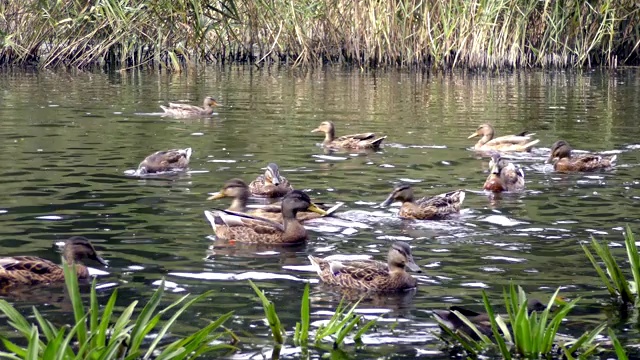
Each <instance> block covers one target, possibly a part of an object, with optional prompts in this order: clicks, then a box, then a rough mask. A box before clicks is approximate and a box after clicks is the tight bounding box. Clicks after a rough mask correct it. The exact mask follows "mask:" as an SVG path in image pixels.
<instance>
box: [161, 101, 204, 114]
mask: <svg viewBox="0 0 640 360" xmlns="http://www.w3.org/2000/svg"><path fill="white" fill-rule="evenodd" d="M168 108H169V109H171V110H184V111H189V112H199V111H204V109H203V108H202V107H200V106H196V105H189V104H179V103H169V106H168Z"/></svg>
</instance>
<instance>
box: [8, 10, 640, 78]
mask: <svg viewBox="0 0 640 360" xmlns="http://www.w3.org/2000/svg"><path fill="white" fill-rule="evenodd" d="M87 4H88V3H87V2H84V1H40V0H25V1H8V2H7V1H4V2H0V64H6V65H10V64H33V65H36V66H39V67H50V66H68V67H90V66H104V67H106V68H112V69H127V68H130V67H137V66H143V67H153V68H163V69H168V70H170V71H182V70H185V69H189V68H191V67H193V66H196V65H198V64H203V63H231V62H250V63H255V64H258V65H262V64H269V63H274V62H275V63H286V64H289V65H294V66H297V65H302V66H317V65H320V64H323V63H326V62H331V63H334V64H343V65H353V66H357V67H361V68H375V67H409V68H415V67H418V68H432V69H449V68H460V67H462V68H470V69H510V68H529V67H544V68H548V67H570V66H607V67H617V66H619V65H625V64H627V65H629V64H638V63H640V56H639V55H640V46H639V45H640V16H639V15H638V12H639V11H640V10H639V9H638V7H637V5H636V3H635V1H634V0H616V1H614V0H594V1H589V2H583V1H565V2H559V1H550V0H543V1H540V0H480V1H475V2H468V1H462V0H455V1H436V0H426V1H422V0H398V1H391V2H389V1H377V0H363V1H350V0H331V1H330V0H300V1H295V2H291V1H283V0H272V1H262V0H261V1H253V0H220V1H216V2H211V1H207V0H176V1H169V0H157V1H140V0H104V1H99V2H91V3H90V4H92V5H91V6H89V5H87ZM344 19H348V21H345V20H344Z"/></svg>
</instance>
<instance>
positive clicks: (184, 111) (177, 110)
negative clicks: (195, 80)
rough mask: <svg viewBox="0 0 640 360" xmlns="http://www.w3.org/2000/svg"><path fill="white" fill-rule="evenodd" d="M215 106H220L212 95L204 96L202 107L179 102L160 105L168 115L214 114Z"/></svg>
mask: <svg viewBox="0 0 640 360" xmlns="http://www.w3.org/2000/svg"><path fill="white" fill-rule="evenodd" d="M214 106H218V102H217V101H216V99H214V98H212V97H211V96H207V97H206V98H204V101H203V102H202V107H200V106H195V105H189V104H178V103H169V106H163V105H160V107H161V108H162V110H164V113H165V114H166V115H172V116H179V117H187V116H206V115H211V114H213V107H214Z"/></svg>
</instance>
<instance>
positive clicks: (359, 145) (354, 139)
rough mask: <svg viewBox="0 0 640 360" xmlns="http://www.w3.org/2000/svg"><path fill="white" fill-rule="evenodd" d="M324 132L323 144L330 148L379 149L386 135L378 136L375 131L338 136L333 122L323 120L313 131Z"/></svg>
mask: <svg viewBox="0 0 640 360" xmlns="http://www.w3.org/2000/svg"><path fill="white" fill-rule="evenodd" d="M318 131H321V132H324V141H323V142H322V146H324V147H325V148H330V149H339V148H345V149H373V150H376V149H379V148H380V145H381V144H382V141H384V139H386V138H387V137H386V136H382V137H378V138H376V134H375V133H363V134H351V135H343V136H340V137H338V138H336V130H335V126H334V125H333V122H331V121H323V122H322V123H320V126H318V127H317V128H316V129H313V130H311V132H318Z"/></svg>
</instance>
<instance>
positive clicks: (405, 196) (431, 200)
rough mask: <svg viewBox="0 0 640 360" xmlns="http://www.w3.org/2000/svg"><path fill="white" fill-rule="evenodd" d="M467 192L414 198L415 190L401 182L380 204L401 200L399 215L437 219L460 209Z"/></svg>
mask: <svg viewBox="0 0 640 360" xmlns="http://www.w3.org/2000/svg"><path fill="white" fill-rule="evenodd" d="M464 196H465V193H464V191H462V190H456V191H450V192H448V193H444V194H439V195H436V196H432V197H423V198H421V199H418V200H415V201H414V199H413V190H412V189H411V186H409V185H407V184H400V185H398V186H396V187H395V188H394V189H393V192H391V194H390V195H389V196H388V197H387V199H386V200H385V201H383V202H382V203H381V204H380V206H389V205H390V204H391V203H393V202H395V201H401V202H402V206H401V207H400V212H399V213H398V215H399V216H400V217H403V218H407V219H416V220H436V219H444V218H447V217H448V216H449V215H451V214H454V213H457V212H459V211H460V205H462V202H463V201H464Z"/></svg>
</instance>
